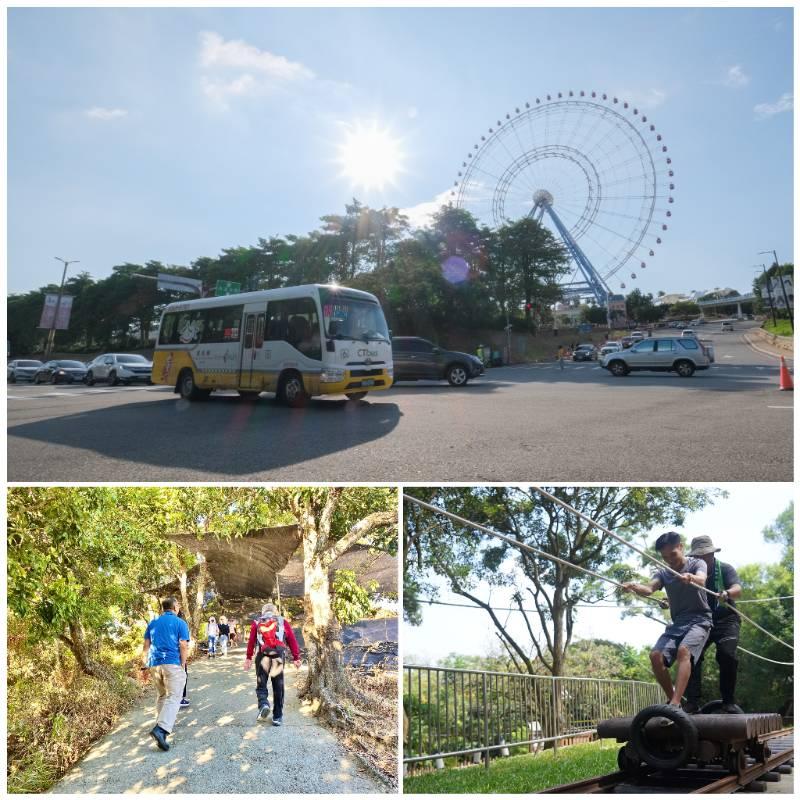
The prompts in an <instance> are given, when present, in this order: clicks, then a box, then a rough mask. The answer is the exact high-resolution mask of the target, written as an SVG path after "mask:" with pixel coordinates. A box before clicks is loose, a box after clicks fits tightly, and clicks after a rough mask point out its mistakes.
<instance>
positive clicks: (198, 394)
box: [178, 369, 211, 400]
mask: <svg viewBox="0 0 800 800" xmlns="http://www.w3.org/2000/svg"><path fill="white" fill-rule="evenodd" d="M178 391H179V392H180V395H181V397H182V398H183V399H184V400H205V399H206V398H207V397H208V396H209V395H210V394H211V391H210V390H209V389H198V388H197V384H196V383H195V382H194V373H193V372H192V371H191V370H190V369H185V370H184V371H183V372H181V374H180V377H179V378H178Z"/></svg>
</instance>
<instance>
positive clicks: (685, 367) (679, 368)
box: [672, 361, 695, 378]
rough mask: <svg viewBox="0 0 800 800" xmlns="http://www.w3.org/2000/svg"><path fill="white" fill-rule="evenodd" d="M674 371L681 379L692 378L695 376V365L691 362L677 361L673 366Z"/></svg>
mask: <svg viewBox="0 0 800 800" xmlns="http://www.w3.org/2000/svg"><path fill="white" fill-rule="evenodd" d="M672 369H674V370H675V372H677V373H678V375H680V376H681V378H691V377H692V375H694V369H695V367H694V364H692V362H691V361H676V362H675V363H674V364H673V365H672Z"/></svg>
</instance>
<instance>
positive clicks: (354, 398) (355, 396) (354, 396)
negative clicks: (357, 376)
mask: <svg viewBox="0 0 800 800" xmlns="http://www.w3.org/2000/svg"><path fill="white" fill-rule="evenodd" d="M366 396H367V393H366V392H350V394H346V395H345V397H346V398H347V399H348V400H349V401H350V402H351V403H356V402H358V401H359V400H363V399H364V398H365V397H366Z"/></svg>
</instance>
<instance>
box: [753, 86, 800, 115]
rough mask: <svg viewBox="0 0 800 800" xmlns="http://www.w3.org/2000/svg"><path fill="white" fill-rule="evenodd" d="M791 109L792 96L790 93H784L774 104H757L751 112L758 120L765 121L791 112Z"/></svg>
mask: <svg viewBox="0 0 800 800" xmlns="http://www.w3.org/2000/svg"><path fill="white" fill-rule="evenodd" d="M793 108H794V95H793V94H792V93H791V92H784V93H783V94H782V95H781V96H780V97H779V98H778V99H777V100H776V101H775V102H774V103H759V104H758V105H757V106H754V108H753V111H755V113H756V117H757V118H758V119H766V118H767V117H772V116H775V114H782V113H783V112H784V111H791V110H792V109H793Z"/></svg>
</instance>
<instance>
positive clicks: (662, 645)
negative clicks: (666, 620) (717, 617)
mask: <svg viewBox="0 0 800 800" xmlns="http://www.w3.org/2000/svg"><path fill="white" fill-rule="evenodd" d="M710 635H711V620H710V619H709V620H703V621H702V622H701V621H693V622H685V623H683V624H680V625H676V624H674V623H673V624H672V625H667V628H666V630H665V631H664V633H662V634H661V636H659V637H658V641H657V642H656V643H655V646H654V647H653V649H654V650H659V651H660V652H661V655H663V656H664V663H665V664H666V665H667V666H668V667H671V666H672V664H673V663H674V661H675V656H676V654H677V652H678V646H679V645H683V646H684V647H685V648H686V649H687V650H688V651H689V655H690V656H691V658H692V664H696V663H697V662H698V660H699V659H700V656H701V654H702V652H703V647H705V644H706V641H707V640H708V637H709V636H710Z"/></svg>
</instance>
